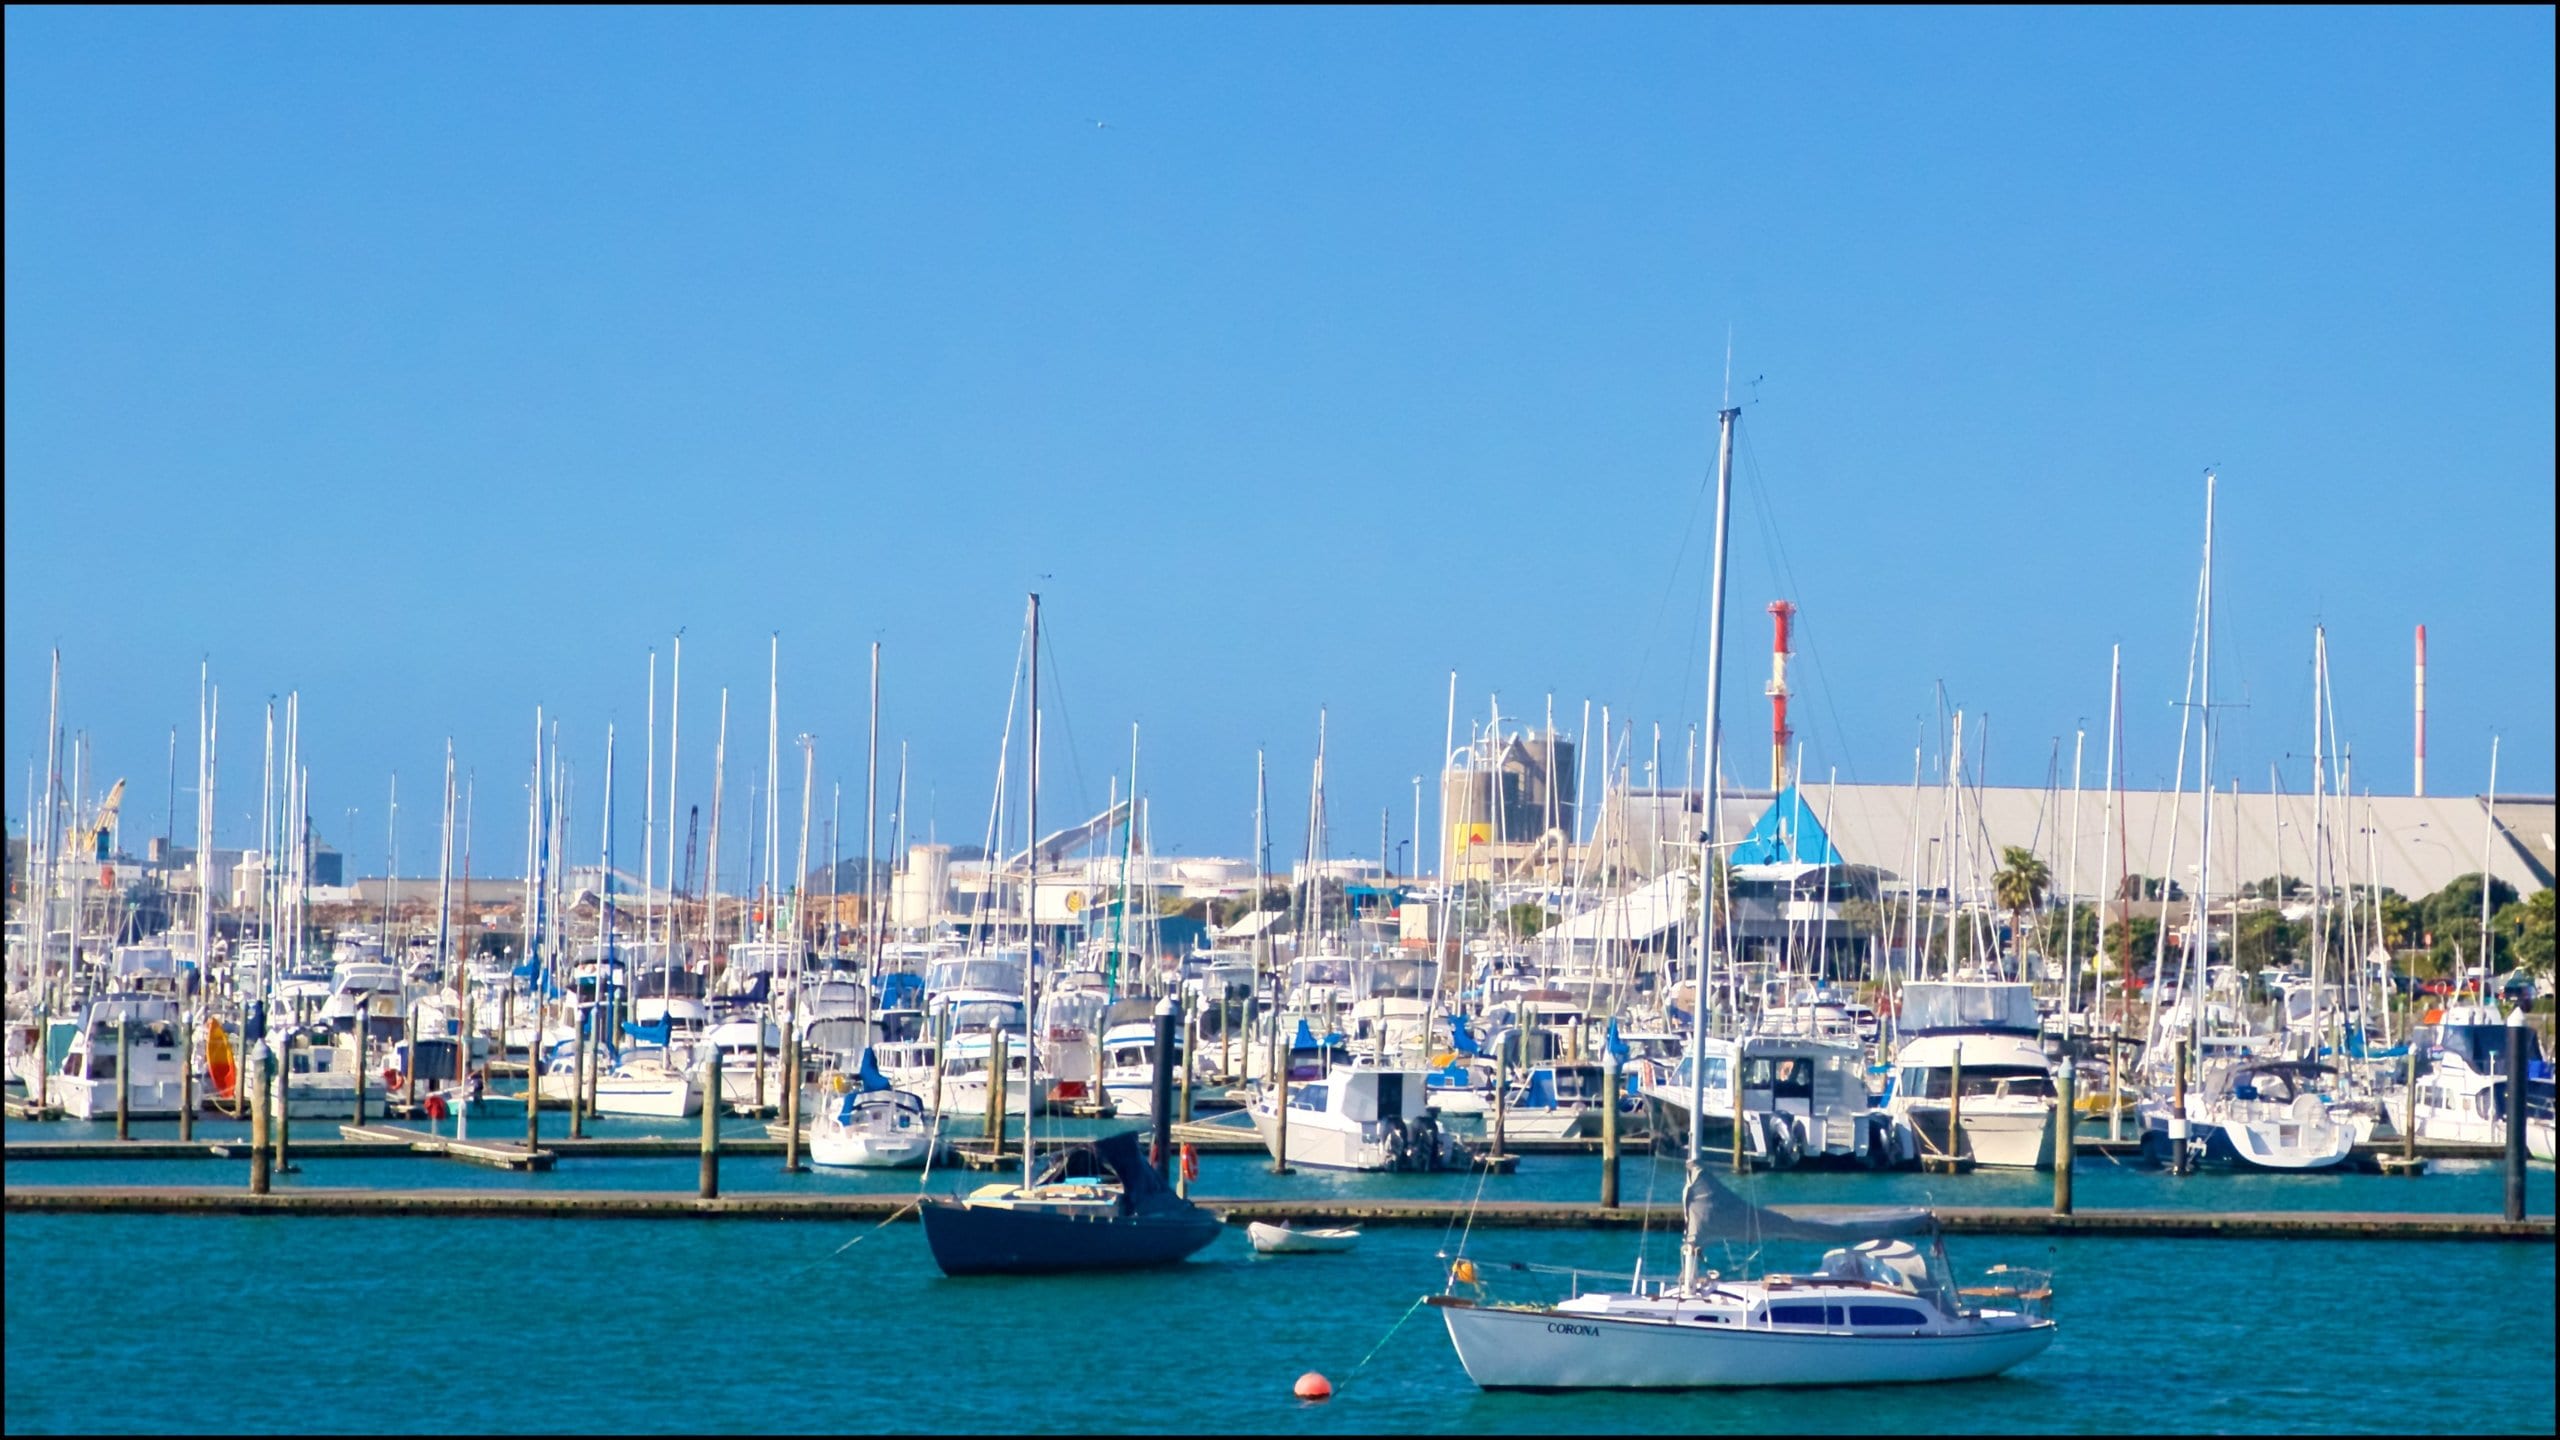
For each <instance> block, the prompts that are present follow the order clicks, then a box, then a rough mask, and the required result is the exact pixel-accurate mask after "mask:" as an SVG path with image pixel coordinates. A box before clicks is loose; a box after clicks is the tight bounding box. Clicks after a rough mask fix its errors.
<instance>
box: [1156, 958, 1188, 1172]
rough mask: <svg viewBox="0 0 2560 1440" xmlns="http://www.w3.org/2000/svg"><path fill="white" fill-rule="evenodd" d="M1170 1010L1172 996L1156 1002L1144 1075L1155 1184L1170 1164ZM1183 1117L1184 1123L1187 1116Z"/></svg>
mask: <svg viewBox="0 0 2560 1440" xmlns="http://www.w3.org/2000/svg"><path fill="white" fill-rule="evenodd" d="M1173 1011H1174V1002H1173V997H1172V996H1170V995H1167V996H1166V997H1164V998H1163V999H1162V1000H1159V1001H1157V1002H1156V1013H1155V1016H1154V1020H1155V1065H1154V1066H1153V1067H1152V1073H1150V1074H1149V1075H1148V1076H1147V1102H1148V1108H1149V1109H1150V1110H1151V1111H1153V1112H1154V1120H1153V1124H1152V1125H1151V1126H1150V1127H1149V1128H1150V1129H1151V1130H1153V1131H1154V1140H1153V1141H1152V1143H1150V1144H1149V1146H1148V1149H1149V1150H1151V1151H1153V1152H1154V1154H1153V1159H1154V1162H1155V1167H1156V1179H1157V1181H1158V1182H1159V1183H1161V1182H1163V1181H1164V1180H1166V1179H1167V1178H1168V1177H1169V1176H1170V1175H1171V1173H1172V1167H1173V1067H1174V1064H1175V1061H1174V1054H1173V1050H1174V1037H1175V1036H1176V1035H1177V1034H1178V1033H1179V1032H1178V1031H1177V1030H1176V1029H1175V1027H1174V1018H1173ZM1184 1118H1185V1121H1186V1123H1187V1122H1188V1119H1189V1117H1187V1116H1186V1117H1184Z"/></svg>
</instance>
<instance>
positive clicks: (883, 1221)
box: [791, 1196, 924, 1280]
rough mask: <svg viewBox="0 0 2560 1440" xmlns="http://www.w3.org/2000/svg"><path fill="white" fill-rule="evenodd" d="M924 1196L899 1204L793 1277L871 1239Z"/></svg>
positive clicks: (805, 1272) (803, 1273)
mask: <svg viewBox="0 0 2560 1440" xmlns="http://www.w3.org/2000/svg"><path fill="white" fill-rule="evenodd" d="M923 1198H924V1197H922V1196H918V1197H916V1199H914V1200H910V1201H908V1202H907V1203H906V1204H904V1205H901V1206H899V1207H898V1208H897V1209H895V1210H892V1211H890V1212H889V1213H888V1214H886V1215H883V1216H881V1217H880V1223H879V1224H877V1225H874V1226H872V1227H871V1228H870V1229H868V1230H865V1231H863V1232H862V1233H861V1234H859V1235H856V1236H854V1237H853V1238H852V1239H850V1240H847V1241H846V1242H844V1243H843V1244H841V1245H839V1246H837V1247H836V1248H834V1249H833V1250H830V1251H828V1252H827V1253H826V1254H824V1255H821V1256H819V1257H818V1258H817V1259H815V1260H812V1261H810V1262H809V1263H808V1264H807V1265H804V1266H802V1267H801V1268H800V1269H799V1270H798V1271H796V1272H794V1273H793V1275H792V1276H791V1278H792V1279H794V1280H797V1279H799V1278H800V1277H801V1276H803V1275H806V1274H808V1273H809V1272H810V1271H812V1270H815V1269H817V1268H818V1267H819V1266H821V1265H824V1264H826V1263H827V1262H828V1261H830V1260H833V1259H834V1258H836V1257H837V1256H839V1255H841V1254H843V1253H844V1252H846V1251H847V1250H850V1249H852V1248H853V1247H854V1246H856V1245H859V1244H861V1243H862V1242H863V1241H865V1240H868V1239H870V1238H871V1237H872V1236H874V1235H877V1234H879V1233H880V1232H881V1231H883V1230H886V1229H888V1228H889V1222H891V1221H893V1220H895V1219H897V1218H898V1217H899V1216H901V1215H904V1214H906V1213H907V1212H908V1211H910V1210H913V1209H914V1208H916V1206H917V1204H919V1203H920V1202H921V1201H922V1200H923Z"/></svg>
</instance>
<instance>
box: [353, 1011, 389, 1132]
mask: <svg viewBox="0 0 2560 1440" xmlns="http://www.w3.org/2000/svg"><path fill="white" fill-rule="evenodd" d="M372 1041H373V1007H372V1006H371V1005H362V1006H358V1007H357V1009H356V1124H358V1125H362V1124H364V1087H365V1084H366V1080H365V1072H366V1070H367V1069H368V1068H370V1067H371V1065H372V1064H373V1044H372ZM382 1099H383V1104H384V1107H385V1108H388V1107H389V1105H390V1101H391V1097H390V1096H389V1095H385V1096H383V1097H382Z"/></svg>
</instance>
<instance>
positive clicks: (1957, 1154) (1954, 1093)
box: [1947, 1040, 1964, 1172]
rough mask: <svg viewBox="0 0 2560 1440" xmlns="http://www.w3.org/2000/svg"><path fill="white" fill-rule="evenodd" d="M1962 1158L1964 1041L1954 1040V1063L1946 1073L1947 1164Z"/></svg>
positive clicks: (1957, 1162)
mask: <svg viewBox="0 0 2560 1440" xmlns="http://www.w3.org/2000/svg"><path fill="white" fill-rule="evenodd" d="M1963 1159H1964V1042H1963V1041H1961V1040H1959V1041H1957V1042H1956V1053H1955V1063H1954V1065H1953V1067H1952V1068H1950V1069H1949V1071H1948V1073H1947V1166H1948V1169H1949V1171H1950V1172H1952V1171H1953V1169H1954V1167H1955V1166H1956V1165H1957V1164H1959V1163H1960V1162H1962V1160H1963Z"/></svg>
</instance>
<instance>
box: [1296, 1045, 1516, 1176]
mask: <svg viewBox="0 0 2560 1440" xmlns="http://www.w3.org/2000/svg"><path fill="white" fill-rule="evenodd" d="M1422 1081H1423V1074H1422V1072H1421V1071H1419V1070H1390V1069H1385V1068H1382V1067H1376V1066H1369V1065H1348V1064H1336V1065H1334V1066H1333V1067H1332V1068H1331V1069H1330V1070H1328V1071H1326V1072H1325V1078H1323V1079H1322V1080H1313V1081H1309V1082H1307V1083H1305V1084H1299V1085H1292V1086H1290V1087H1289V1124H1288V1139H1287V1142H1286V1147H1287V1152H1288V1153H1287V1154H1286V1155H1282V1154H1281V1150H1282V1145H1283V1142H1282V1139H1281V1126H1280V1110H1279V1107H1278V1104H1277V1097H1278V1093H1279V1092H1278V1089H1277V1087H1272V1088H1268V1089H1265V1090H1264V1091H1263V1092H1262V1093H1261V1094H1260V1095H1259V1096H1257V1097H1256V1098H1255V1099H1254V1102H1253V1105H1252V1107H1251V1110H1250V1112H1249V1113H1250V1114H1251V1115H1252V1116H1253V1128H1254V1131H1255V1133H1257V1134H1259V1135H1260V1136H1261V1137H1262V1143H1263V1146H1264V1148H1266V1149H1268V1150H1269V1151H1270V1152H1271V1153H1272V1154H1273V1155H1274V1156H1278V1157H1279V1158H1280V1159H1282V1161H1283V1162H1284V1163H1286V1164H1290V1165H1308V1166H1313V1167H1315V1168H1317V1169H1320V1170H1445V1169H1453V1168H1456V1167H1458V1166H1461V1165H1464V1164H1465V1163H1466V1158H1467V1150H1466V1147H1465V1146H1464V1145H1462V1144H1460V1143H1459V1142H1458V1139H1457V1137H1456V1136H1454V1135H1451V1134H1450V1133H1448V1132H1447V1131H1446V1130H1444V1129H1442V1128H1441V1126H1440V1123H1439V1119H1438V1117H1437V1116H1435V1115H1434V1114H1433V1113H1432V1111H1431V1109H1430V1107H1429V1105H1428V1104H1427V1103H1426V1099H1425V1096H1424V1093H1423V1083H1422Z"/></svg>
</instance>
